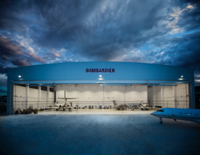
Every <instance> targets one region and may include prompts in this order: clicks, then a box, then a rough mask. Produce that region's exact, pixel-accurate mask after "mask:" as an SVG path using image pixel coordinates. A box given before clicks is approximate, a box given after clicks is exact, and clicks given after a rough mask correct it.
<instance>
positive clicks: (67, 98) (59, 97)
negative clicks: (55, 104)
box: [58, 97, 77, 100]
mask: <svg viewBox="0 0 200 155" xmlns="http://www.w3.org/2000/svg"><path fill="white" fill-rule="evenodd" d="M58 99H65V100H67V99H77V97H66V98H62V97H58Z"/></svg>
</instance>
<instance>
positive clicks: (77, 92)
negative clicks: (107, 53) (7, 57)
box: [7, 62, 195, 114]
mask: <svg viewBox="0 0 200 155" xmlns="http://www.w3.org/2000/svg"><path fill="white" fill-rule="evenodd" d="M7 74H8V80H7V88H8V89H7V91H8V98H7V114H14V113H16V111H17V110H18V111H19V109H21V110H22V109H28V108H29V107H32V108H33V109H38V110H39V111H41V112H42V111H43V110H45V111H46V110H49V111H52V112H55V113H56V112H57V111H59V112H60V111H63V112H72V111H87V112H88V113H90V112H92V111H94V110H96V111H98V110H99V111H102V110H104V111H106V110H110V111H130V112H134V111H138V110H155V109H159V108H165V107H172V108H191V109H193V108H195V93H194V70H193V69H190V68H183V67H174V66H166V65H157V64H145V63H130V62H70V63H60V64H46V65H37V66H26V67H18V68H10V69H8V71H7Z"/></svg>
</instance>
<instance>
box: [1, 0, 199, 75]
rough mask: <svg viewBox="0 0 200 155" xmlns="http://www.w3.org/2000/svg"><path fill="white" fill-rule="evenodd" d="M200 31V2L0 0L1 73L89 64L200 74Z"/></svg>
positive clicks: (190, 0) (183, 0)
mask: <svg viewBox="0 0 200 155" xmlns="http://www.w3.org/2000/svg"><path fill="white" fill-rule="evenodd" d="M199 26H200V2H199V1H197V0H175V1H170V0H166V1H163V0H154V1H152V0H130V1H129V0H124V1H121V0H115V1H112V0H98V1H97V0H87V1H83V0H48V1H41V0H18V1H16V0H6V1H0V52H1V56H0V71H2V72H4V68H6V67H8V66H11V67H12V66H25V65H32V64H38V63H53V62H66V61H85V60H86V61H87V60H92V61H132V62H148V63H152V62H153V63H159V64H168V65H174V66H183V67H192V68H195V69H197V70H200V65H199V64H200V63H199V62H200V60H199V56H198V55H199V54H198V53H199V50H200V48H199V42H200V39H199V36H200V33H199V32H200V27H199ZM196 75H197V76H198V75H199V72H198V71H197V72H196ZM197 76H196V77H197Z"/></svg>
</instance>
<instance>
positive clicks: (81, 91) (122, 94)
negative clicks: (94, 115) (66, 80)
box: [56, 84, 147, 108]
mask: <svg viewBox="0 0 200 155" xmlns="http://www.w3.org/2000/svg"><path fill="white" fill-rule="evenodd" d="M61 98H69V99H67V101H68V104H69V102H72V104H73V106H76V105H78V106H79V107H81V108H83V107H85V106H87V107H89V106H91V107H93V108H95V107H98V106H108V107H113V100H115V101H116V103H117V104H122V103H125V104H135V105H136V104H137V105H138V104H140V103H141V102H143V103H147V86H146V85H131V86H109V85H108V86H100V84H62V85H56V102H60V103H63V102H65V100H64V99H61ZM70 98H76V99H70Z"/></svg>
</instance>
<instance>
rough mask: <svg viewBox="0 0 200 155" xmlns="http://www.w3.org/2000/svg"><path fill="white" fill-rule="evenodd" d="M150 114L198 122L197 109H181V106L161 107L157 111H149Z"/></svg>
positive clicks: (198, 113)
mask: <svg viewBox="0 0 200 155" xmlns="http://www.w3.org/2000/svg"><path fill="white" fill-rule="evenodd" d="M151 115H153V116H155V117H158V118H160V123H162V118H169V119H174V120H176V119H179V120H186V121H192V122H197V123H200V110H199V109H181V108H162V109H160V110H158V111H155V112H153V113H151Z"/></svg>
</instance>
